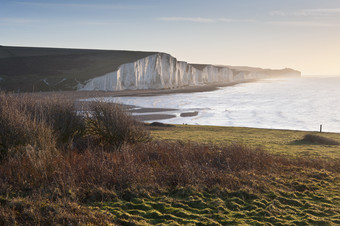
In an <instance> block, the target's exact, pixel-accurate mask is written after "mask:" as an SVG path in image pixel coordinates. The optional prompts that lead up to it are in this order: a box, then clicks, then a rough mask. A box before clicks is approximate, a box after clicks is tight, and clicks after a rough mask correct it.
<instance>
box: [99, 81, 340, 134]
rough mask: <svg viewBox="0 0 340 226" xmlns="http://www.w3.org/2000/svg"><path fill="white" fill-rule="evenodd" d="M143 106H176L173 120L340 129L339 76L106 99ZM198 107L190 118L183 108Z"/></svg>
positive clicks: (188, 122) (279, 127)
mask: <svg viewBox="0 0 340 226" xmlns="http://www.w3.org/2000/svg"><path fill="white" fill-rule="evenodd" d="M105 101H115V102H120V103H124V104H130V105H136V106H140V107H156V108H176V109H179V110H178V111H175V112H165V113H168V114H175V115H177V117H176V118H172V119H167V120H158V121H161V122H165V123H173V124H182V123H187V124H197V125H219V126H242V127H256V128H273V129H292V130H308V131H317V130H319V127H320V124H322V125H323V131H325V132H340V77H333V78H308V77H305V78H297V79H275V80H263V81H260V82H256V83H244V84H239V85H235V86H229V87H223V88H220V89H219V90H216V91H212V92H201V93H199V92H198V93H189V94H172V95H163V96H152V97H121V98H114V99H112V98H106V99H105ZM191 111H198V112H199V114H198V115H197V116H195V117H191V118H183V117H180V116H179V114H180V113H181V112H191Z"/></svg>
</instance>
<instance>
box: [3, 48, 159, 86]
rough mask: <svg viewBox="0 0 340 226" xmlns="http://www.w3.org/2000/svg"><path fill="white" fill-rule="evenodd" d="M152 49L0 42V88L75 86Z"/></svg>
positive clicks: (131, 60) (147, 53) (145, 54)
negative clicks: (132, 49)
mask: <svg viewBox="0 0 340 226" xmlns="http://www.w3.org/2000/svg"><path fill="white" fill-rule="evenodd" d="M152 54H154V52H137V51H113V50H87V49H61V48H35V47H9V46H0V89H2V90H13V91H20V92H27V91H28V92H31V91H58V90H75V89H76V87H77V85H78V84H79V83H82V82H84V81H86V80H88V79H90V78H94V77H97V76H101V75H104V74H106V73H109V72H113V71H115V70H117V68H118V66H120V65H122V64H125V63H130V62H134V61H136V60H138V59H141V58H144V57H147V56H149V55H152Z"/></svg>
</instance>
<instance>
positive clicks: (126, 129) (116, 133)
mask: <svg viewBox="0 0 340 226" xmlns="http://www.w3.org/2000/svg"><path fill="white" fill-rule="evenodd" d="M90 109H91V115H90V116H88V117H87V119H86V120H87V134H89V135H91V136H94V137H95V138H96V139H97V140H98V142H99V143H100V144H102V145H104V146H105V145H110V146H113V147H121V146H122V145H123V144H124V143H128V144H134V143H138V142H145V141H148V140H149V139H150V136H149V132H148V131H147V130H146V129H145V128H144V125H143V124H142V123H141V122H138V121H136V120H135V119H133V118H132V117H131V116H130V115H128V114H127V113H126V112H125V111H124V110H123V109H122V107H121V106H119V105H118V104H110V103H94V104H92V105H91V106H90Z"/></svg>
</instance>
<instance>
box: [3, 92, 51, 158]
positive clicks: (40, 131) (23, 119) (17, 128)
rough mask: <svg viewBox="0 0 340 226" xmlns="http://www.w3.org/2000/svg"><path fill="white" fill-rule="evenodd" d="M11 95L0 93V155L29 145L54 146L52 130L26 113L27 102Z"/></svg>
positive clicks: (43, 147)
mask: <svg viewBox="0 0 340 226" xmlns="http://www.w3.org/2000/svg"><path fill="white" fill-rule="evenodd" d="M25 101H26V99H25V98H23V99H22V100H20V99H19V98H18V97H14V96H12V95H9V96H7V95H4V94H2V95H0V142H1V143H0V151H1V155H0V157H1V158H2V157H4V156H5V155H6V154H7V153H8V150H9V149H13V148H16V147H18V146H26V145H31V146H33V147H35V148H37V149H51V148H53V147H54V146H55V139H54V134H53V130H52V129H51V128H50V127H49V126H48V125H47V124H46V122H44V121H41V120H37V119H36V118H31V117H30V115H29V114H28V113H27V106H25V105H26V104H27V103H28V102H25Z"/></svg>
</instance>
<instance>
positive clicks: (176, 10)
mask: <svg viewBox="0 0 340 226" xmlns="http://www.w3.org/2000/svg"><path fill="white" fill-rule="evenodd" d="M0 45H5V46H35V47H62V48H86V49H110V50H137V51H157V52H166V53H169V54H171V55H172V56H174V57H176V58H177V59H178V60H180V61H187V62H190V63H204V64H215V65H233V66H255V67H262V68H272V69H281V68H286V67H289V68H294V69H297V70H300V71H302V74H303V75H340V1H339V0H111V1H109V0H97V1H89V0H68V1H66V0H58V1H57V0H51V1H46V0H45V1H43V0H18V1H16V0H12V1H9V0H0Z"/></svg>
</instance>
